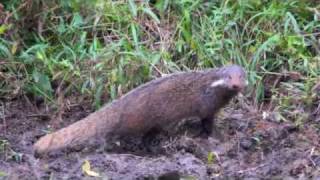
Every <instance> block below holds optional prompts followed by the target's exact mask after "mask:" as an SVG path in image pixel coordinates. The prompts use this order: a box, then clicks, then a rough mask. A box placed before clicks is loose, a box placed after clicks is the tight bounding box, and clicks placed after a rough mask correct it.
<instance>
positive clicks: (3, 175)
mask: <svg viewBox="0 0 320 180" xmlns="http://www.w3.org/2000/svg"><path fill="white" fill-rule="evenodd" d="M6 176H8V174H7V173H5V172H3V171H0V177H6Z"/></svg>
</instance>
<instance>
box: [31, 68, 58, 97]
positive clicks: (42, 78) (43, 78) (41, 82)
mask: <svg viewBox="0 0 320 180" xmlns="http://www.w3.org/2000/svg"><path fill="white" fill-rule="evenodd" d="M32 77H33V79H34V81H35V83H36V85H37V87H38V88H39V89H40V90H43V91H45V92H47V93H49V92H52V91H53V90H52V87H51V83H50V79H49V77H48V76H47V75H45V74H42V73H40V72H38V71H37V70H33V72H32Z"/></svg>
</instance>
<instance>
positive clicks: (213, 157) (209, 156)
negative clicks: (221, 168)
mask: <svg viewBox="0 0 320 180" xmlns="http://www.w3.org/2000/svg"><path fill="white" fill-rule="evenodd" d="M215 157H216V156H215V154H214V153H213V152H209V153H208V157H207V160H208V164H212V163H213V161H214V159H215Z"/></svg>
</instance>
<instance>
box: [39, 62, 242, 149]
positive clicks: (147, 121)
mask: <svg viewBox="0 0 320 180" xmlns="http://www.w3.org/2000/svg"><path fill="white" fill-rule="evenodd" d="M219 79H227V84H225V85H221V86H217V87H210V85H211V83H212V82H214V81H217V80H219ZM244 86H245V73H244V71H243V69H242V68H241V67H239V66H228V67H224V68H219V69H209V70H206V71H200V72H186V73H177V74H172V75H168V76H165V77H163V78H159V79H156V80H153V81H150V82H148V83H146V84H145V85H142V86H140V87H138V88H136V89H134V90H132V91H131V92H129V93H128V94H127V95H125V96H123V97H122V98H120V99H118V100H115V101H114V102H112V103H110V104H108V105H106V106H104V107H103V108H101V109H100V110H98V111H97V112H94V113H92V114H90V115H89V116H88V117H86V118H84V119H82V120H80V121H78V122H76V123H74V124H71V125H70V126H68V127H65V128H63V129H60V130H58V131H57V132H54V133H52V134H48V135H45V136H44V137H42V138H40V140H38V141H37V142H36V143H35V145H34V149H35V151H36V153H37V154H45V153H48V152H51V151H54V150H59V149H64V148H67V147H72V146H74V145H77V144H81V143H85V142H86V141H87V140H89V139H90V138H95V137H105V136H114V135H125V136H126V135H137V134H144V133H146V132H148V131H150V130H151V129H153V128H158V127H160V128H162V129H167V130H169V131H170V127H172V126H175V125H176V124H177V123H178V122H179V121H180V120H181V119H184V118H189V117H198V118H200V119H202V121H203V125H204V128H205V129H206V130H207V131H208V132H210V129H211V128H212V127H211V125H212V118H213V116H214V114H215V113H216V111H218V110H219V109H220V108H221V107H223V106H224V105H225V104H227V103H228V102H229V100H230V99H231V98H232V97H234V96H235V95H236V94H237V93H238V91H239V90H240V89H242V88H243V87H244Z"/></svg>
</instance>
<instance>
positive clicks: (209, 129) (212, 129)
mask: <svg viewBox="0 0 320 180" xmlns="http://www.w3.org/2000/svg"><path fill="white" fill-rule="evenodd" d="M201 125H202V132H201V134H200V136H201V137H204V138H208V137H210V136H211V135H213V136H214V137H215V138H217V139H219V140H223V136H222V134H221V133H220V131H219V130H218V129H217V127H216V125H215V123H214V118H204V119H202V120H201Z"/></svg>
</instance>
